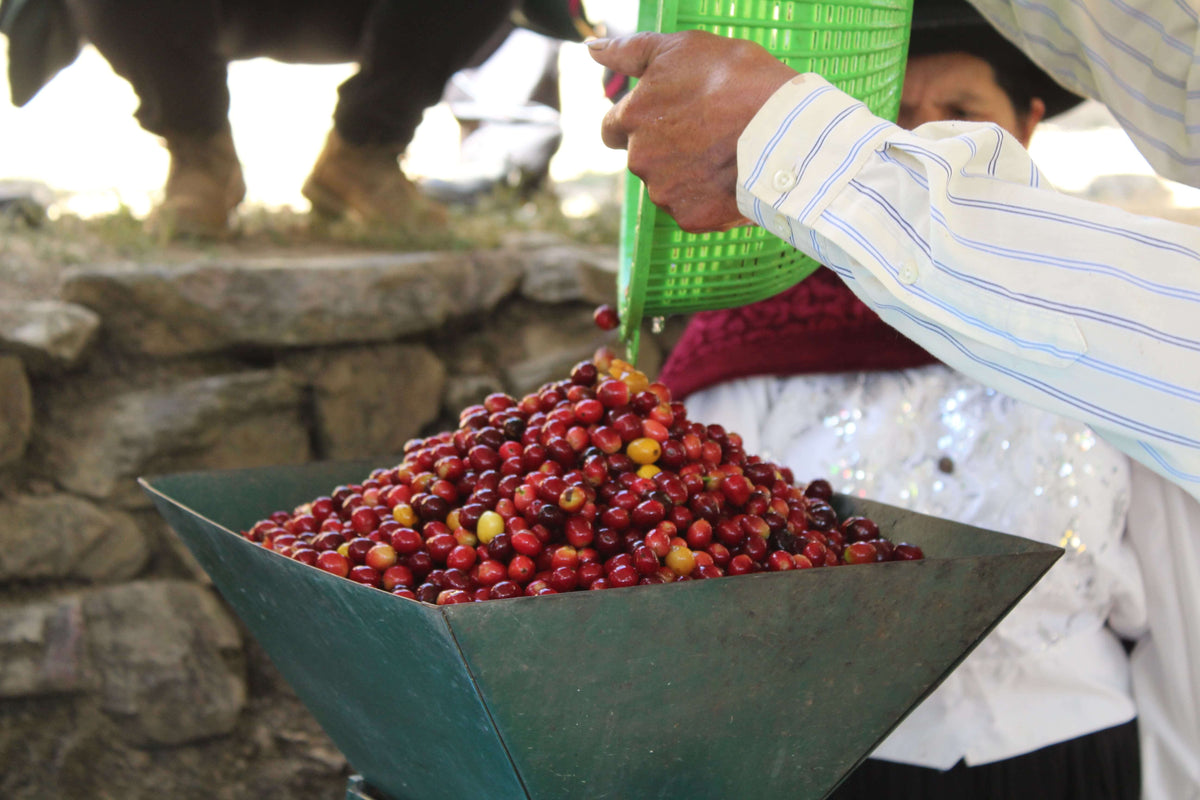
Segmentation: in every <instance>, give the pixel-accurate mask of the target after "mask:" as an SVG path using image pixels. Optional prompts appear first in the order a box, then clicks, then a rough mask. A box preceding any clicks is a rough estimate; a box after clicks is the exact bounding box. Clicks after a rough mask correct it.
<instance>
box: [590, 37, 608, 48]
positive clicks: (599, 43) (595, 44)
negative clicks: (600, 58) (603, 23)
mask: <svg viewBox="0 0 1200 800" xmlns="http://www.w3.org/2000/svg"><path fill="white" fill-rule="evenodd" d="M610 41H612V40H611V39H592V40H591V41H590V42H588V43H587V46H588V47H590V48H591V49H592V50H603V49H604V48H606V47H608V43H609V42H610Z"/></svg>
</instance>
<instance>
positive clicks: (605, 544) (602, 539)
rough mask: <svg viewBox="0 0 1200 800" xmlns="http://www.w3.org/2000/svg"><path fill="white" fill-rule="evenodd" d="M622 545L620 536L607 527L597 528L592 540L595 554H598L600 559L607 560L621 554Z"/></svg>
mask: <svg viewBox="0 0 1200 800" xmlns="http://www.w3.org/2000/svg"><path fill="white" fill-rule="evenodd" d="M623 544H624V541H623V540H622V538H621V534H620V533H619V532H618V531H615V530H613V529H612V528H608V527H601V528H599V529H598V530H597V531H596V535H595V537H594V538H593V539H592V546H593V547H595V548H596V552H597V553H599V554H600V557H601V558H609V557H611V556H613V555H615V554H617V553H619V552H621V546H622V545H623Z"/></svg>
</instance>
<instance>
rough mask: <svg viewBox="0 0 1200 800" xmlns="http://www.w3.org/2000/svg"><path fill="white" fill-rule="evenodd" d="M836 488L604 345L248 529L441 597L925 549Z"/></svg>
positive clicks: (311, 555) (550, 589) (270, 541)
mask: <svg viewBox="0 0 1200 800" xmlns="http://www.w3.org/2000/svg"><path fill="white" fill-rule="evenodd" d="M831 497H832V490H831V487H830V485H829V483H828V482H827V481H824V480H820V479H818V480H814V481H811V482H810V483H808V484H806V485H803V486H797V485H795V482H794V480H793V477H792V473H791V471H790V470H788V469H787V468H786V467H780V466H778V465H775V464H772V463H769V462H767V461H764V460H762V459H761V458H759V457H758V456H754V455H747V454H746V453H745V451H744V450H743V448H742V441H741V437H740V436H738V435H737V434H736V433H732V432H728V431H726V430H724V429H723V428H722V427H721V426H719V425H704V424H701V423H698V422H692V421H690V420H689V419H688V418H687V412H686V409H685V407H684V405H683V404H682V403H679V402H672V400H671V395H670V392H669V391H668V390H667V388H666V387H665V386H663V385H662V384H658V383H651V382H650V381H649V380H648V379H647V377H646V375H644V374H643V373H641V372H639V371H637V370H636V369H634V368H633V367H632V366H631V365H629V364H628V363H626V362H624V361H621V360H620V359H617V358H614V357H613V356H612V353H611V352H609V351H601V352H600V353H598V354H597V356H596V358H595V359H593V360H592V361H585V362H581V363H580V364H578V365H576V366H575V368H574V369H573V370H572V372H571V376H570V378H569V379H567V380H562V381H558V382H554V383H548V384H546V385H544V386H542V388H541V389H540V390H538V391H537V392H534V393H532V394H529V395H527V396H525V397H522V398H520V399H517V398H514V397H510V396H508V395H505V394H493V395H490V396H488V397H487V398H486V399H485V400H484V401H483V403H482V404H480V405H473V406H470V407H468V408H466V409H464V410H463V411H462V413H461V415H460V424H459V427H458V429H457V430H453V431H447V432H444V433H439V434H436V435H434V436H430V437H428V438H425V439H419V440H413V441H411V442H409V443H408V444H407V445H406V447H405V456H404V460H403V462H402V463H401V464H399V465H398V466H396V467H392V468H390V469H385V468H381V469H376V470H374V471H373V472H371V474H370V476H369V477H367V478H366V479H365V480H363V481H362V483H361V484H354V485H348V486H339V487H337V488H335V489H334V490H333V491H332V493H331V494H330V495H329V496H326V497H318V498H316V499H315V500H313V501H311V502H309V503H305V504H303V505H302V506H300V507H298V508H296V509H295V510H293V511H292V512H287V511H277V512H275V513H274V514H272V515H271V516H270V517H269V518H267V519H264V520H261V521H260V522H258V523H256V524H255V525H254V526H253V527H251V528H250V529H249V530H247V531H244V532H243V533H242V535H243V536H245V537H246V538H248V539H250V540H251V541H254V542H258V543H260V544H261V545H262V546H263V547H267V548H270V549H272V550H274V551H275V552H278V553H281V554H283V555H285V556H288V557H289V558H293V559H295V560H296V561H300V562H303V563H305V564H309V565H312V566H315V567H317V568H319V569H323V570H325V571H327V572H330V573H333V574H334V575H339V576H342V577H345V578H349V579H350V580H353V581H357V582H359V583H363V584H366V585H368V586H373V587H376V588H378V589H382V590H384V591H387V592H391V593H393V594H396V595H400V596H403V597H407V598H411V599H415V600H419V601H422V602H426V603H436V604H438V605H443V604H447V603H466V602H477V601H482V600H499V599H506V598H511V597H518V596H525V595H540V594H554V593H558V592H570V591H576V590H580V589H611V588H618V587H627V586H636V585H642V584H653V583H671V582H674V581H687V580H704V579H709V578H720V577H723V576H726V575H745V574H747V573H753V572H762V571H768V570H772V571H777V570H790V569H811V568H814V567H834V566H839V565H844V564H862V563H867V562H876V561H895V560H912V559H919V558H922V557H923V554H922V553H921V550H920V548H918V547H916V546H915V545H911V544H902V543H901V544H895V543H893V542H892V541H890V540H888V539H887V538H885V537H883V536H881V535H880V532H879V527H878V526H877V525H876V524H875V523H874V522H872V521H871V520H870V519H867V518H865V517H848V518H846V519H839V517H838V515H837V513H836V512H835V511H834V509H833V507H832V506H831V505H830V502H829V501H830V499H831Z"/></svg>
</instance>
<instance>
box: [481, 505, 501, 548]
mask: <svg viewBox="0 0 1200 800" xmlns="http://www.w3.org/2000/svg"><path fill="white" fill-rule="evenodd" d="M503 532H504V517H502V516H500V515H499V514H497V513H496V512H495V511H490V510H489V511H485V512H483V513H482V514H480V515H479V522H477V523H475V536H476V537H478V539H479V542H480V544H488V543H489V542H491V541H492V539H495V538H496V535H497V534H500V533H503Z"/></svg>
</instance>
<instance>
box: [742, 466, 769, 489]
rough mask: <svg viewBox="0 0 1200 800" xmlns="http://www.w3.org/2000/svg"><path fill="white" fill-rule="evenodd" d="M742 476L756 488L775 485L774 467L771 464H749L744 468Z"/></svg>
mask: <svg viewBox="0 0 1200 800" xmlns="http://www.w3.org/2000/svg"><path fill="white" fill-rule="evenodd" d="M744 474H745V476H746V477H747V478H749V479H750V481H751V482H752V483H754V485H756V486H767V487H770V486H771V485H772V484H774V483H775V466H774V465H773V464H767V463H758V464H749V465H747V466H746V469H745V473H744Z"/></svg>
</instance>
